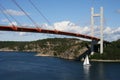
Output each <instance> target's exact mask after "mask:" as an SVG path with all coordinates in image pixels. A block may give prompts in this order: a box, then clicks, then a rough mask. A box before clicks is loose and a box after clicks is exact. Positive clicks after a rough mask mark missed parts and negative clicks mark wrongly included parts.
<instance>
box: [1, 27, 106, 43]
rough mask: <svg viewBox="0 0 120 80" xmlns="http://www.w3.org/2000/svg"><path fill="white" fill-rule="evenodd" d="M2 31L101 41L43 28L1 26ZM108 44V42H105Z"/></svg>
mask: <svg viewBox="0 0 120 80" xmlns="http://www.w3.org/2000/svg"><path fill="white" fill-rule="evenodd" d="M0 30H1V31H17V32H34V33H47V34H59V35H67V36H74V37H80V38H85V39H91V40H96V41H99V40H100V39H99V38H96V37H92V36H88V35H83V34H77V33H71V32H64V31H58V30H47V29H41V28H27V27H26V28H25V27H19V26H0ZM104 42H107V41H104Z"/></svg>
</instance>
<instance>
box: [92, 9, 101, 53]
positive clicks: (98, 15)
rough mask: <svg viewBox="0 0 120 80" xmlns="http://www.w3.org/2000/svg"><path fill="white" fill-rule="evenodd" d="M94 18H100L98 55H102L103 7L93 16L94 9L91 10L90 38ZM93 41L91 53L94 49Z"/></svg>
mask: <svg viewBox="0 0 120 80" xmlns="http://www.w3.org/2000/svg"><path fill="white" fill-rule="evenodd" d="M94 17H100V54H102V53H103V7H101V8H100V13H99V14H95V13H94V8H91V29H92V36H94ZM92 46H93V41H92V44H91V52H92V53H93V50H94V48H93V47H92Z"/></svg>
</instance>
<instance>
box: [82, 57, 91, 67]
mask: <svg viewBox="0 0 120 80" xmlns="http://www.w3.org/2000/svg"><path fill="white" fill-rule="evenodd" d="M83 65H90V62H89V58H88V55H86V57H85V59H84V63H83Z"/></svg>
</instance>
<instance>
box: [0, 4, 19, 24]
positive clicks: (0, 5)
mask: <svg viewBox="0 0 120 80" xmlns="http://www.w3.org/2000/svg"><path fill="white" fill-rule="evenodd" d="M0 7H1V8H2V9H3V10H7V9H6V8H5V7H4V6H3V5H2V4H0ZM4 14H5V12H4ZM8 15H9V16H10V17H11V18H12V19H14V20H15V22H17V23H18V24H19V25H21V24H20V22H19V21H18V20H17V19H15V18H14V17H13V16H12V15H10V14H8ZM6 16H7V14H6Z"/></svg>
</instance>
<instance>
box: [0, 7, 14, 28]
mask: <svg viewBox="0 0 120 80" xmlns="http://www.w3.org/2000/svg"><path fill="white" fill-rule="evenodd" d="M3 10H4V8H3V7H2V5H0V11H1V12H2V13H3V15H4V16H5V17H6V18H7V20H8V21H9V23H11V24H12V25H13V26H15V25H14V24H13V23H12V21H11V20H10V19H9V17H8V16H7V14H5V12H4V11H3Z"/></svg>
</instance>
